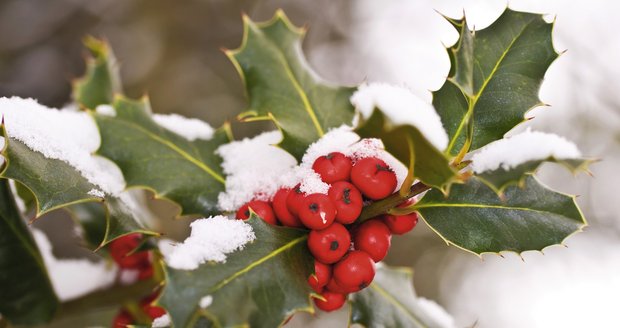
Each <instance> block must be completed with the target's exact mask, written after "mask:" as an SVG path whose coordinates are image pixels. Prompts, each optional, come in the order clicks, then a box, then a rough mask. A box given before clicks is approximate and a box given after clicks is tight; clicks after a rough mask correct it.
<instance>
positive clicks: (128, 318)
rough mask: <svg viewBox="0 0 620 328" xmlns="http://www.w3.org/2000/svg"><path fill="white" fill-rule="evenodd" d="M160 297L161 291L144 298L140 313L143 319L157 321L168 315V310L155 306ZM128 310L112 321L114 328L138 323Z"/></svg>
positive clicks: (121, 312)
mask: <svg viewBox="0 0 620 328" xmlns="http://www.w3.org/2000/svg"><path fill="white" fill-rule="evenodd" d="M157 296H159V290H158V291H155V292H154V293H152V294H151V295H149V296H147V297H145V298H143V299H142V300H140V302H139V311H142V312H143V313H142V316H143V317H145V318H146V317H148V318H150V320H151V321H152V320H155V319H157V318H159V317H161V316H163V315H165V314H166V310H164V308H162V307H160V306H156V305H153V302H154V301H155V300H156V299H157ZM138 321H139V320H137V319H136V318H135V317H134V316H133V315H132V314H131V313H130V312H129V311H128V310H127V309H124V308H123V309H121V310H120V311H119V312H118V314H116V316H115V317H114V319H113V321H112V328H125V327H127V326H129V325H134V324H136V323H137V322H138Z"/></svg>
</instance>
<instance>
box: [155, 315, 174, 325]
mask: <svg viewBox="0 0 620 328" xmlns="http://www.w3.org/2000/svg"><path fill="white" fill-rule="evenodd" d="M170 325H172V321H171V320H170V315H169V314H164V315H162V316H161V317H157V318H155V320H153V323H152V324H151V327H152V328H165V327H170Z"/></svg>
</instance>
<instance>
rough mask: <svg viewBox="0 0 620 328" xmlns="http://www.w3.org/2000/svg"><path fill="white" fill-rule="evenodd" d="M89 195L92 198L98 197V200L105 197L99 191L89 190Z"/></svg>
mask: <svg viewBox="0 0 620 328" xmlns="http://www.w3.org/2000/svg"><path fill="white" fill-rule="evenodd" d="M88 194H89V195H91V196H93V197H99V198H103V197H105V193H104V192H103V191H101V190H99V189H91V190H90V191H89V192H88Z"/></svg>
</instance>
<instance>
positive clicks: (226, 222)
mask: <svg viewBox="0 0 620 328" xmlns="http://www.w3.org/2000/svg"><path fill="white" fill-rule="evenodd" d="M190 227H191V229H192V232H191V234H190V236H189V237H187V239H185V241H184V242H183V243H180V244H178V245H176V246H175V247H174V249H172V250H171V251H170V254H168V255H164V257H165V260H166V263H168V265H169V266H170V267H172V268H175V269H181V270H193V269H196V268H198V266H199V265H200V264H202V263H205V262H208V261H214V262H225V261H226V255H227V254H229V253H232V252H234V251H237V250H240V249H243V247H244V245H245V244H247V243H249V242H251V241H253V240H254V239H255V238H256V236H255V235H254V231H253V230H252V226H250V225H249V224H247V223H245V222H243V221H241V220H231V219H228V218H227V217H225V216H222V215H218V216H214V217H209V218H204V219H199V220H196V221H194V222H192V223H191V225H190Z"/></svg>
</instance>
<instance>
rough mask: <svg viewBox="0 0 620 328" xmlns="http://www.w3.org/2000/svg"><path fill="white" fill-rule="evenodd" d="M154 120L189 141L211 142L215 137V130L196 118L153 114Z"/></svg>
mask: <svg viewBox="0 0 620 328" xmlns="http://www.w3.org/2000/svg"><path fill="white" fill-rule="evenodd" d="M153 120H155V122H156V123H157V124H159V125H161V126H163V127H164V128H166V129H168V130H170V131H172V132H174V133H176V134H178V135H180V136H182V137H183V138H185V139H187V140H189V141H194V140H197V139H201V140H209V139H211V138H212V137H213V132H214V131H213V128H212V127H211V126H210V125H209V124H207V123H206V122H204V121H201V120H199V119H196V118H187V117H185V116H181V115H179V114H153Z"/></svg>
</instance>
